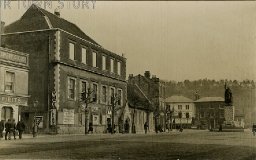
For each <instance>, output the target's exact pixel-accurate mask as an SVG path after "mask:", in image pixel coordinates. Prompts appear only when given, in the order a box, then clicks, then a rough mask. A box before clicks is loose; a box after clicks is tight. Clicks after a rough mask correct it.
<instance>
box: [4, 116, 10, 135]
mask: <svg viewBox="0 0 256 160" xmlns="http://www.w3.org/2000/svg"><path fill="white" fill-rule="evenodd" d="M10 129H11V120H10V119H8V121H7V122H6V123H5V140H7V135H8V139H9V140H10V139H11V136H10Z"/></svg>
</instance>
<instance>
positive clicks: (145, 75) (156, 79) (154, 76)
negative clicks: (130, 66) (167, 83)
mask: <svg viewBox="0 0 256 160" xmlns="http://www.w3.org/2000/svg"><path fill="white" fill-rule="evenodd" d="M144 77H146V78H148V79H151V74H150V71H145V73H144ZM131 78H133V74H129V79H131ZM152 80H154V81H159V78H157V77H156V75H152Z"/></svg>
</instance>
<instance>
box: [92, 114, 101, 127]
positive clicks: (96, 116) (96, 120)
mask: <svg viewBox="0 0 256 160" xmlns="http://www.w3.org/2000/svg"><path fill="white" fill-rule="evenodd" d="M99 122H100V119H99V116H98V115H93V122H92V123H93V124H94V125H99Z"/></svg>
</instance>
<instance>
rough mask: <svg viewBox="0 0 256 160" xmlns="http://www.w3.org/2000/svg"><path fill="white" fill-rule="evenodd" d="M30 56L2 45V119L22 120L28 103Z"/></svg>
mask: <svg viewBox="0 0 256 160" xmlns="http://www.w3.org/2000/svg"><path fill="white" fill-rule="evenodd" d="M28 76H29V56H28V54H25V53H21V52H17V51H14V50H11V49H7V48H2V47H0V119H1V120H3V121H5V122H7V120H8V119H15V121H16V122H17V121H18V120H20V117H21V114H22V111H23V109H24V107H26V106H27V105H28V98H29V95H28Z"/></svg>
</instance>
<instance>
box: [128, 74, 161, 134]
mask: <svg viewBox="0 0 256 160" xmlns="http://www.w3.org/2000/svg"><path fill="white" fill-rule="evenodd" d="M128 83H130V84H136V85H137V86H138V87H139V88H140V90H141V91H142V92H143V93H144V95H145V96H146V97H147V98H148V99H149V100H150V101H151V103H152V106H153V113H154V124H155V126H157V127H160V128H162V129H165V126H166V124H165V123H166V122H165V103H164V100H165V90H166V86H165V82H164V81H162V80H160V79H159V78H157V77H156V76H152V77H151V74H150V72H149V71H146V72H145V73H144V75H140V74H139V75H137V76H133V75H130V76H129V80H128Z"/></svg>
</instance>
